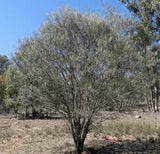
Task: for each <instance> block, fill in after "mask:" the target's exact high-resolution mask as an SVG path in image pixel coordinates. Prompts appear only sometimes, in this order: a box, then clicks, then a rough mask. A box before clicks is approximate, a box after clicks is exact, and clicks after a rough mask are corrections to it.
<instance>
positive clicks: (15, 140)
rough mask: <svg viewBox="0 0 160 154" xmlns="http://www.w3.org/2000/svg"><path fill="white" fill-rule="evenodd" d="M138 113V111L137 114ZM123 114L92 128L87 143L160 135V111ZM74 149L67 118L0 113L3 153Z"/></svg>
mask: <svg viewBox="0 0 160 154" xmlns="http://www.w3.org/2000/svg"><path fill="white" fill-rule="evenodd" d="M135 114H137V113H135ZM135 114H133V115H132V114H130V115H121V116H120V117H119V118H118V119H115V120H107V121H105V122H103V124H101V125H100V124H99V125H97V126H94V127H93V130H92V131H91V132H90V133H89V134H88V136H87V139H86V142H85V144H86V145H88V146H95V143H96V144H97V142H98V143H99V141H101V140H104V141H105V142H106V143H107V142H110V141H116V140H123V139H130V140H135V139H139V138H140V139H144V138H149V137H154V138H155V137H157V138H160V121H158V119H159V118H160V114H156V115H155V114H153V113H142V114H141V115H142V118H141V119H136V118H135ZM73 149H74V144H73V140H72V136H71V135H70V132H69V131H68V126H67V123H66V121H65V120H17V119H15V118H10V117H5V116H0V154H60V153H64V152H65V151H70V150H73Z"/></svg>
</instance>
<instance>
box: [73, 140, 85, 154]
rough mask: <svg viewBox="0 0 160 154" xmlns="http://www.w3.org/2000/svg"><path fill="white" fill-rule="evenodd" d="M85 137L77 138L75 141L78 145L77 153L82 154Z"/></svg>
mask: <svg viewBox="0 0 160 154" xmlns="http://www.w3.org/2000/svg"><path fill="white" fill-rule="evenodd" d="M84 141H85V140H84V139H81V138H77V139H76V140H75V141H74V143H75V146H76V150H77V154H81V153H82V152H83V148H84Z"/></svg>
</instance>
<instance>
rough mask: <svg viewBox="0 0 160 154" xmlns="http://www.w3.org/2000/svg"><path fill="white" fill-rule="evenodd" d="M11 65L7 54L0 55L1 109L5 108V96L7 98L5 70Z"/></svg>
mask: <svg viewBox="0 0 160 154" xmlns="http://www.w3.org/2000/svg"><path fill="white" fill-rule="evenodd" d="M8 65H9V60H8V58H7V57H6V56H1V55H0V105H1V110H4V108H5V105H4V98H5V77H4V72H5V70H6V69H7V66H8Z"/></svg>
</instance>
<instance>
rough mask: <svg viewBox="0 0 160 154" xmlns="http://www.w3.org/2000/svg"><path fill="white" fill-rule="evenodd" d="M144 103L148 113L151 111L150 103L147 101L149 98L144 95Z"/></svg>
mask: <svg viewBox="0 0 160 154" xmlns="http://www.w3.org/2000/svg"><path fill="white" fill-rule="evenodd" d="M145 102H146V104H147V109H148V111H150V110H151V104H150V101H149V98H148V96H147V94H145Z"/></svg>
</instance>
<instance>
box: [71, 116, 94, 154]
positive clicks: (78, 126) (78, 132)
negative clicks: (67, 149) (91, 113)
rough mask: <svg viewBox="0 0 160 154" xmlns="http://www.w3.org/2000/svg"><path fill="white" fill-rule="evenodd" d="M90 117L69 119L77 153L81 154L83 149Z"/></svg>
mask: <svg viewBox="0 0 160 154" xmlns="http://www.w3.org/2000/svg"><path fill="white" fill-rule="evenodd" d="M90 124H91V118H89V119H87V120H86V119H85V118H80V117H78V118H73V119H71V120H70V125H71V131H72V136H73V140H74V144H75V148H76V151H77V154H81V153H82V152H83V150H84V142H85V139H86V136H87V134H88V131H89V126H90Z"/></svg>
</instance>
